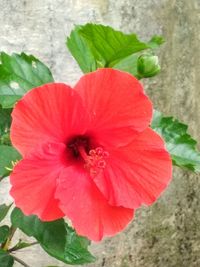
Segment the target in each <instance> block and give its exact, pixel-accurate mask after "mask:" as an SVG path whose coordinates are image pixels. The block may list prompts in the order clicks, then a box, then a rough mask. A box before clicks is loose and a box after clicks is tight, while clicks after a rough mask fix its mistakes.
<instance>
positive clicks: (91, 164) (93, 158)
mask: <svg viewBox="0 0 200 267" xmlns="http://www.w3.org/2000/svg"><path fill="white" fill-rule="evenodd" d="M78 150H79V153H80V155H81V157H82V159H83V160H84V161H85V164H84V167H85V168H86V169H87V170H88V171H89V173H90V176H91V177H94V176H95V175H97V174H98V173H99V172H100V171H102V170H103V169H105V167H106V159H107V158H108V157H109V153H108V152H107V151H105V150H104V149H103V148H102V147H97V148H95V149H91V150H90V151H89V154H87V153H86V152H85V149H84V147H82V146H80V147H79V148H78Z"/></svg>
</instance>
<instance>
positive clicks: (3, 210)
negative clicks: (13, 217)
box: [0, 204, 11, 222]
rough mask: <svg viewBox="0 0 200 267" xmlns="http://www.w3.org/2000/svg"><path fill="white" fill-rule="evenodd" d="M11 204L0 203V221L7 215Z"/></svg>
mask: <svg viewBox="0 0 200 267" xmlns="http://www.w3.org/2000/svg"><path fill="white" fill-rule="evenodd" d="M10 207H11V205H9V206H7V205H6V204H2V205H0V222H1V221H3V219H4V218H5V217H6V215H7V213H8V211H9V209H10Z"/></svg>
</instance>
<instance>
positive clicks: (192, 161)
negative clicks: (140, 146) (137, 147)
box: [151, 111, 200, 172]
mask: <svg viewBox="0 0 200 267" xmlns="http://www.w3.org/2000/svg"><path fill="white" fill-rule="evenodd" d="M151 127H152V128H153V129H154V130H155V131H156V132H158V133H159V134H160V135H161V136H162V137H163V138H164V140H165V142H166V146H167V149H168V151H169V152H170V154H171V157H172V160H173V164H174V165H177V166H180V167H185V168H187V169H189V170H192V171H196V172H199V171H200V152H198V151H197V150H196V144H197V142H196V141H195V140H194V139H193V138H192V137H191V136H190V135H189V134H188V132H187V129H188V127H187V125H185V124H183V123H181V122H179V121H178V120H177V119H174V118H173V117H164V116H163V115H162V114H161V113H160V112H158V111H155V112H154V117H153V121H152V124H151Z"/></svg>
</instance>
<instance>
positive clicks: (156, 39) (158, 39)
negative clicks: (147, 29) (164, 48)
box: [148, 35, 165, 49]
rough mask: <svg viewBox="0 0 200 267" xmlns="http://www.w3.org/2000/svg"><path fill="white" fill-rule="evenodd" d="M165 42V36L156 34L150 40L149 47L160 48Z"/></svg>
mask: <svg viewBox="0 0 200 267" xmlns="http://www.w3.org/2000/svg"><path fill="white" fill-rule="evenodd" d="M164 42H165V40H164V38H163V37H162V36H159V35H154V36H153V37H152V38H151V40H150V41H149V42H148V45H149V47H151V48H152V49H155V48H158V47H159V46H160V45H162V44H163V43H164Z"/></svg>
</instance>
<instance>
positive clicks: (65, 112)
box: [11, 83, 88, 156]
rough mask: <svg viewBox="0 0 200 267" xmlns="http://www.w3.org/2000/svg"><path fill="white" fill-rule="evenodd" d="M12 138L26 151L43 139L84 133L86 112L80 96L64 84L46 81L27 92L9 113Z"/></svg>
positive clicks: (55, 140)
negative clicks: (47, 82)
mask: <svg viewBox="0 0 200 267" xmlns="http://www.w3.org/2000/svg"><path fill="white" fill-rule="evenodd" d="M12 119H13V120H12V126H11V140H12V143H13V145H14V146H15V147H16V148H17V149H18V150H19V151H20V152H21V153H22V155H23V156H24V155H26V154H27V153H28V152H30V151H31V150H32V149H34V147H35V146H36V145H38V144H40V143H42V142H43V141H44V140H45V141H53V142H64V141H65V140H66V138H67V137H68V136H71V135H72V136H73V135H74V134H83V133H84V132H85V127H86V125H87V121H88V115H87V114H86V111H85V109H84V107H83V104H82V101H81V98H80V96H79V95H78V94H77V93H76V92H75V91H74V90H72V89H71V88H70V87H69V86H67V85H65V84H56V83H52V84H46V85H43V86H41V87H38V88H35V89H33V90H31V91H30V92H28V93H27V94H26V95H25V96H24V97H23V98H22V99H21V100H20V101H19V102H18V103H17V104H16V106H15V108H14V110H13V113H12Z"/></svg>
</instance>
